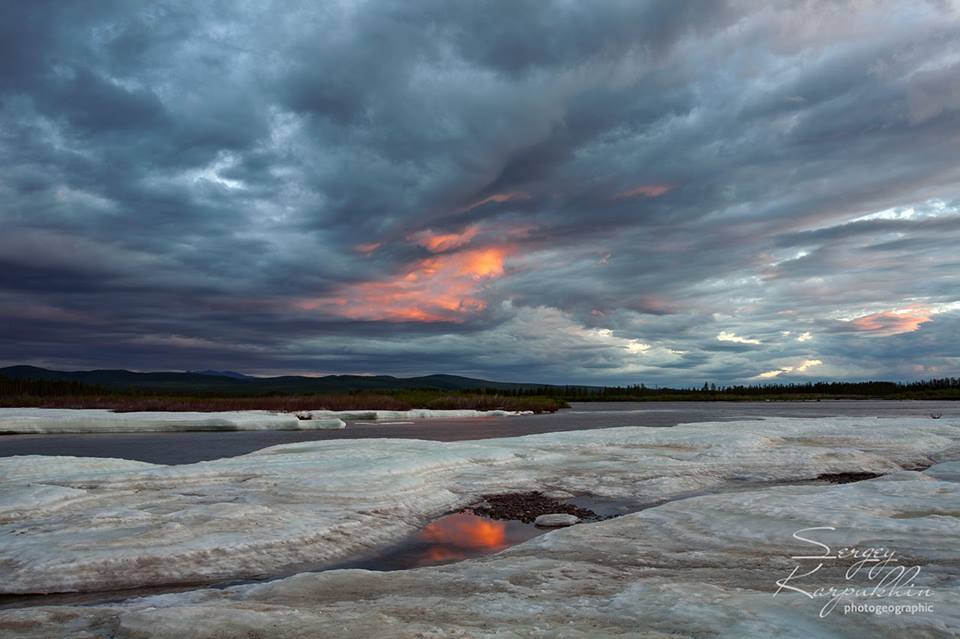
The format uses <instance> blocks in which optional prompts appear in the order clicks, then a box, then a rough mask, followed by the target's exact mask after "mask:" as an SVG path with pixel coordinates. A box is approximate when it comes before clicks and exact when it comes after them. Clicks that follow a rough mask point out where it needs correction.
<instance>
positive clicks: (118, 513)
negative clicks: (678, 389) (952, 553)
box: [0, 418, 960, 593]
mask: <svg viewBox="0 0 960 639" xmlns="http://www.w3.org/2000/svg"><path fill="white" fill-rule="evenodd" d="M958 440H960V428H958V427H957V426H956V425H953V424H952V423H951V422H948V421H946V420H930V419H913V420H909V419H897V420H880V419H872V418H829V419H789V418H770V419H764V420H751V421H740V422H717V423H699V424H687V425H681V426H677V427H674V428H669V429H648V428H635V427H632V428H615V429H603V430H594V431H573V432H562V433H549V434H544V435H532V436H527V437H516V438H506V439H491V440H476V441H465V442H451V443H442V442H434V441H421V440H397V439H375V440H371V439H368V440H336V441H319V442H303V443H296V444H287V445H281V446H275V447H271V448H266V449H263V450H260V451H257V452H254V453H251V454H248V455H244V456H240V457H233V458H229V459H220V460H215V461H209V462H201V463H197V464H190V465H182V466H155V465H151V464H145V463H138V462H127V461H122V460H103V459H99V460H91V459H83V458H69V457H44V456H22V457H12V458H4V459H0V572H2V574H3V577H4V578H3V579H2V580H0V591H2V592H5V593H37V592H58V591H78V590H79V591H88V590H110V589H118V588H128V587H138V586H157V585H160V584H173V583H198V582H204V581H210V580H223V579H233V578H245V577H254V576H258V575H265V574H276V573H277V572H280V571H283V570H289V569H290V568H291V567H293V568H296V567H302V566H303V565H305V564H307V565H317V564H318V563H321V562H328V561H329V562H332V561H335V560H338V559H342V558H344V557H346V556H348V555H352V556H355V555H356V553H358V552H363V551H368V550H372V549H375V548H379V547H382V546H383V545H385V544H388V543H392V542H395V541H398V540H400V539H401V538H403V537H405V536H406V535H408V534H410V533H412V532H413V531H415V530H417V529H418V528H420V527H421V526H422V525H424V524H425V523H426V522H427V521H429V520H430V519H432V518H434V517H436V516H438V515H440V514H443V513H445V512H449V511H452V510H455V509H458V508H460V507H462V506H465V505H467V504H469V503H470V502H471V501H473V500H474V499H476V498H477V497H478V496H479V495H481V494H485V493H493V492H512V491H524V490H536V489H540V490H546V491H557V490H560V491H567V492H570V493H575V494H576V493H592V494H597V495H602V496H609V497H623V498H629V499H630V500H631V501H639V502H646V503H650V504H654V503H658V502H661V501H663V500H666V499H670V498H675V497H678V496H685V495H691V494H696V493H698V492H702V491H715V490H720V489H733V488H737V487H743V486H750V485H751V482H762V481H778V480H797V479H813V478H815V477H817V476H818V475H821V474H832V473H848V472H872V473H892V472H897V471H901V470H902V469H905V468H906V469H912V468H917V467H923V466H927V465H929V464H931V463H932V462H933V461H941V460H942V461H946V460H948V459H955V458H957V456H958V455H957V454H956V453H957V451H958V450H960V442H958ZM908 475H909V473H908ZM885 483H889V484H891V485H893V484H895V483H897V482H885ZM891 490H892V489H891ZM909 523H910V522H903V524H902V525H903V526H905V527H908V525H909ZM579 527H580V526H578V527H577V528H579ZM740 528H741V529H746V524H745V523H741V524H740Z"/></svg>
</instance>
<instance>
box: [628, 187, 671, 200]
mask: <svg viewBox="0 0 960 639" xmlns="http://www.w3.org/2000/svg"><path fill="white" fill-rule="evenodd" d="M671 189H673V186H672V185H670V184H644V185H642V186H637V187H634V188H632V189H630V190H629V191H624V192H622V193H617V194H616V195H615V196H614V199H617V200H623V199H627V198H633V197H660V196H661V195H663V194H664V193H667V192H669V191H670V190H671Z"/></svg>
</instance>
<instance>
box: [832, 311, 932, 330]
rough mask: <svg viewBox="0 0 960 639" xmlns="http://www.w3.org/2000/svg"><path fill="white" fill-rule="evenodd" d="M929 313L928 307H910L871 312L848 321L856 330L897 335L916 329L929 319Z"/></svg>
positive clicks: (930, 313)
mask: <svg viewBox="0 0 960 639" xmlns="http://www.w3.org/2000/svg"><path fill="white" fill-rule="evenodd" d="M931 315H932V312H931V310H930V309H927V308H912V309H905V310H898V311H882V312H880V313H871V314H870V315H864V316H863V317H858V318H856V319H854V320H851V321H850V323H851V324H852V325H853V327H854V328H855V329H856V330H858V331H864V332H868V333H873V334H875V335H899V334H900V333H912V332H913V331H916V330H918V329H919V328H920V326H921V325H922V324H924V323H926V322H929V321H930V316H931Z"/></svg>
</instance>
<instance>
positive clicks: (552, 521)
mask: <svg viewBox="0 0 960 639" xmlns="http://www.w3.org/2000/svg"><path fill="white" fill-rule="evenodd" d="M577 523H580V518H579V517H577V516H576V515H568V514H567V513H550V514H549V515H540V516H539V517H537V518H536V519H534V520H533V525H534V526H544V527H546V528H560V527H561V526H572V525H574V524H577Z"/></svg>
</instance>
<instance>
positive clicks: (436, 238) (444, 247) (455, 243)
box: [407, 226, 477, 253]
mask: <svg viewBox="0 0 960 639" xmlns="http://www.w3.org/2000/svg"><path fill="white" fill-rule="evenodd" d="M476 235H477V227H475V226H469V227H467V228H466V229H465V230H464V231H463V232H462V233H442V234H441V233H434V232H433V231H431V230H430V229H427V230H426V231H420V232H419V233H414V234H413V235H410V236H409V237H408V238H407V239H408V240H410V241H411V242H416V243H417V244H419V245H420V246H422V247H423V248H425V249H427V250H428V251H430V252H431V253H445V252H447V251H451V250H453V249H456V248H460V247H461V246H465V245H467V244H469V243H470V241H471V240H473V238H474V237H475V236H476Z"/></svg>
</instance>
